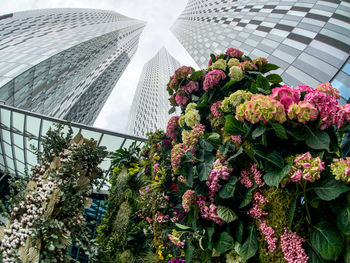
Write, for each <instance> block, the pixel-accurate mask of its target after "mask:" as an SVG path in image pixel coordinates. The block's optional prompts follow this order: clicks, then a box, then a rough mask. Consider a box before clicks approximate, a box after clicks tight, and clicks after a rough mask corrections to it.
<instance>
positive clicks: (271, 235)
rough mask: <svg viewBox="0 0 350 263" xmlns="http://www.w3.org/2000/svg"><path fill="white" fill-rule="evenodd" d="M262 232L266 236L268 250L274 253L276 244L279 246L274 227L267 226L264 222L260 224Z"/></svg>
mask: <svg viewBox="0 0 350 263" xmlns="http://www.w3.org/2000/svg"><path fill="white" fill-rule="evenodd" d="M260 230H261V233H262V234H263V235H264V236H265V241H266V242H267V244H268V250H269V251H270V252H273V251H275V249H276V247H277V246H276V244H277V238H276V236H275V230H273V228H272V227H269V226H268V225H267V224H266V221H265V220H263V221H262V222H261V224H260Z"/></svg>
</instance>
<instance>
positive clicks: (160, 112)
mask: <svg viewBox="0 0 350 263" xmlns="http://www.w3.org/2000/svg"><path fill="white" fill-rule="evenodd" d="M179 67H180V63H179V62H178V61H177V60H176V59H175V58H173V57H172V56H171V55H170V54H169V53H168V51H167V50H166V49H165V48H164V47H163V48H161V49H160V50H159V51H158V53H157V54H156V55H155V56H154V57H153V58H152V59H151V60H150V61H148V62H147V63H146V64H145V65H144V67H143V70H142V73H141V77H140V80H139V83H138V85H137V89H136V92H135V96H134V99H133V102H132V105H131V110H130V113H129V119H128V124H127V133H129V134H133V135H135V136H140V137H146V133H147V132H150V131H155V130H156V129H165V127H166V125H167V123H168V119H169V114H168V111H169V109H170V103H169V100H168V98H169V94H168V92H167V90H166V84H167V83H168V82H169V78H170V76H171V75H173V74H174V71H175V70H176V69H178V68H179Z"/></svg>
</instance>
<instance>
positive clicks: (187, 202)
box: [182, 190, 196, 213]
mask: <svg viewBox="0 0 350 263" xmlns="http://www.w3.org/2000/svg"><path fill="white" fill-rule="evenodd" d="M195 196H196V192H195V191H193V190H187V191H186V192H185V193H184V194H183V196H182V207H183V209H184V210H185V212H186V213H188V212H190V207H191V205H192V203H193V200H194V198H195Z"/></svg>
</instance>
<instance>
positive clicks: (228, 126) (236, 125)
mask: <svg viewBox="0 0 350 263" xmlns="http://www.w3.org/2000/svg"><path fill="white" fill-rule="evenodd" d="M225 130H226V131H227V132H228V133H230V134H232V135H243V134H245V133H246V132H247V130H246V128H245V127H244V125H243V122H241V121H238V120H237V119H236V118H235V116H233V115H226V116H225Z"/></svg>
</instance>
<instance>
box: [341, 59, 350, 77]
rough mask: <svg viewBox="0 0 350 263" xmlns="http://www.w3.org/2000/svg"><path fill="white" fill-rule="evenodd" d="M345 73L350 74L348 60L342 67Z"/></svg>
mask: <svg viewBox="0 0 350 263" xmlns="http://www.w3.org/2000/svg"><path fill="white" fill-rule="evenodd" d="M342 70H343V71H344V72H345V73H347V74H349V75H350V61H348V63H346V64H345V66H344V68H343V69H342Z"/></svg>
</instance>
